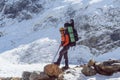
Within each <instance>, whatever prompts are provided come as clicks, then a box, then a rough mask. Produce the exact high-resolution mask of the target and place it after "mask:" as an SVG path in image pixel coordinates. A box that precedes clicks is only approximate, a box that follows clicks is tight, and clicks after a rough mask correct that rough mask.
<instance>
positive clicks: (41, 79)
mask: <svg viewBox="0 0 120 80" xmlns="http://www.w3.org/2000/svg"><path fill="white" fill-rule="evenodd" d="M48 79H49V76H48V75H46V74H45V73H44V72H33V73H31V75H30V77H29V80H48Z"/></svg>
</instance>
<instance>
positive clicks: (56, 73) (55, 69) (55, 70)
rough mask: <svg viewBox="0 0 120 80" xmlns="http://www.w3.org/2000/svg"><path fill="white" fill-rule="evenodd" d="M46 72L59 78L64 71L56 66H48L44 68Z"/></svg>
mask: <svg viewBox="0 0 120 80" xmlns="http://www.w3.org/2000/svg"><path fill="white" fill-rule="evenodd" d="M44 72H45V74H47V75H48V76H55V77H58V76H59V74H61V73H62V70H61V69H60V68H59V66H58V65H56V64H48V65H46V66H45V67H44Z"/></svg>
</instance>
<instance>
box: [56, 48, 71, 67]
mask: <svg viewBox="0 0 120 80" xmlns="http://www.w3.org/2000/svg"><path fill="white" fill-rule="evenodd" d="M68 49H69V46H65V47H63V49H62V50H61V51H60V53H59V58H58V60H57V63H58V64H59V65H60V62H61V60H62V57H63V56H64V59H65V66H68Z"/></svg>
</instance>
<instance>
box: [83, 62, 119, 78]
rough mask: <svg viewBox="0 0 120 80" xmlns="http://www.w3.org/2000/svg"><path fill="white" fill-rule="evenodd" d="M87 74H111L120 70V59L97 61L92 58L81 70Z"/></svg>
mask: <svg viewBox="0 0 120 80" xmlns="http://www.w3.org/2000/svg"><path fill="white" fill-rule="evenodd" d="M81 72H82V73H83V74H84V75H86V76H93V75H95V74H97V73H99V74H101V75H107V76H110V75H112V74H113V73H116V72H120V60H108V61H104V62H99V63H98V62H95V61H93V60H90V61H89V63H88V64H86V65H84V66H83V69H82V71H81Z"/></svg>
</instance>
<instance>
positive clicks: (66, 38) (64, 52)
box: [54, 27, 69, 69]
mask: <svg viewBox="0 0 120 80" xmlns="http://www.w3.org/2000/svg"><path fill="white" fill-rule="evenodd" d="M60 33H61V45H60V46H62V47H63V48H62V50H61V51H60V53H59V57H58V59H57V61H56V62H54V64H57V65H60V62H61V60H62V57H63V56H64V59H65V66H64V67H63V69H68V68H69V65H68V49H69V35H68V34H67V33H66V32H65V29H64V28H63V27H62V28H60Z"/></svg>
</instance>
